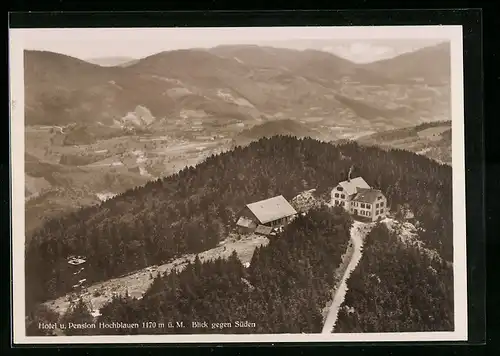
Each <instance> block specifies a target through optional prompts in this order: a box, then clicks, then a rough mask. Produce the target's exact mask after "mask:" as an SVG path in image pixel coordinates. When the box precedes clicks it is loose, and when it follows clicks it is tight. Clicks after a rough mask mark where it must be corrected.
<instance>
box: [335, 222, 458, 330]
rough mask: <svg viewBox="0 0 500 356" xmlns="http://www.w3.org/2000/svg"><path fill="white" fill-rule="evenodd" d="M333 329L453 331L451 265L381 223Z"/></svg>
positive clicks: (366, 248) (371, 236)
mask: <svg viewBox="0 0 500 356" xmlns="http://www.w3.org/2000/svg"><path fill="white" fill-rule="evenodd" d="M347 286H348V292H347V295H346V298H345V302H344V307H343V308H342V309H341V310H340V312H339V317H338V320H337V325H336V327H335V332H339V333H350V332H353V333H354V332H356V333H361V332H380V331H384V332H423V331H452V330H453V329H454V326H453V325H454V322H453V315H454V314H453V300H454V299H453V268H452V266H451V265H450V264H449V263H448V262H446V261H444V260H441V259H439V258H437V259H433V258H431V257H430V256H429V255H428V254H427V253H425V252H423V251H421V250H419V249H418V248H416V247H414V246H407V245H405V244H403V243H402V242H401V241H399V240H398V236H397V235H396V234H395V233H394V232H391V231H389V230H388V229H387V227H386V226H385V225H384V224H378V225H377V226H376V227H375V228H374V229H373V230H372V231H371V233H370V234H369V235H368V236H367V240H366V242H365V246H364V252H363V257H362V259H361V261H360V263H359V265H358V267H357V268H356V269H355V270H354V272H353V273H352V275H351V277H350V279H349V280H348V282H347Z"/></svg>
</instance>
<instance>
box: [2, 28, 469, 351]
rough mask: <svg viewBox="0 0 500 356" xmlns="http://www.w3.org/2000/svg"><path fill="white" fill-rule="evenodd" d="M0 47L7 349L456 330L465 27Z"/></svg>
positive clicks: (138, 31) (110, 32)
mask: <svg viewBox="0 0 500 356" xmlns="http://www.w3.org/2000/svg"><path fill="white" fill-rule="evenodd" d="M9 37H10V86H11V92H10V102H11V118H10V122H11V149H12V152H11V159H12V162H13V163H12V200H13V205H12V219H13V220H12V221H13V228H12V250H13V251H12V253H13V267H12V271H13V281H12V283H13V300H14V301H13V328H14V341H15V342H17V343H24V344H30V343H33V344H41V343H120V342H126V343H131V342H132V343H146V342H148V343H149V342H151V343H169V342H170V343H179V342H189V343H192V342H254V341H265V342H281V341H283V342H287V341H299V342H300V341H314V342H321V341H363V342H366V341H409V340H410V341H433V340H434V341H448V340H450V341H451V340H466V339H467V279H466V251H465V246H466V236H465V233H466V232H465V162H464V150H465V147H464V112H463V110H464V108H463V68H462V67H463V64H462V51H463V50H462V28H461V26H397V27H396V26H392V27H390V26H370V27H368V26H367V27H354V26H350V27H349V26H346V27H267V28H264V27H256V28H251V27H239V28H71V29H70V28H44V29H39V28H31V29H11V30H10V31H9Z"/></svg>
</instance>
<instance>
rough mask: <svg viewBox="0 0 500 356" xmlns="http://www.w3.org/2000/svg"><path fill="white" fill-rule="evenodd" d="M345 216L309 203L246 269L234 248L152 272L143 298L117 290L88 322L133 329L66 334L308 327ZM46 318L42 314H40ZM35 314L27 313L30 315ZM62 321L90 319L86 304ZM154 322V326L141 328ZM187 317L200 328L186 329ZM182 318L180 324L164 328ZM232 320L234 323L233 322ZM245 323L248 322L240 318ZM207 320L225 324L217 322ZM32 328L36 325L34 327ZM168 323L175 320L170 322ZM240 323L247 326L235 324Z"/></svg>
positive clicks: (332, 265)
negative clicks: (308, 208)
mask: <svg viewBox="0 0 500 356" xmlns="http://www.w3.org/2000/svg"><path fill="white" fill-rule="evenodd" d="M351 225H352V221H351V218H350V216H349V215H347V214H346V213H345V212H344V211H343V210H342V209H341V208H339V207H333V208H330V207H326V206H322V207H319V208H314V209H312V210H311V211H310V212H309V213H308V215H306V216H299V217H297V218H296V219H295V220H294V221H292V222H291V223H290V224H289V225H288V226H287V227H286V228H285V230H284V232H283V233H281V234H280V236H279V237H278V238H276V239H273V240H271V241H270V242H269V244H268V245H267V246H263V247H260V248H257V249H256V250H255V252H254V254H253V257H252V260H251V264H250V267H249V268H245V267H244V266H243V265H242V263H241V262H240V260H239V259H238V256H237V255H236V253H235V252H234V253H233V254H232V255H231V256H230V257H229V258H228V259H227V260H224V259H221V258H219V259H216V260H212V261H206V262H201V261H200V259H199V258H198V257H196V258H195V260H194V261H193V262H192V263H189V264H188V265H187V266H186V268H185V269H183V270H182V271H181V272H177V271H175V270H173V271H171V272H170V273H168V274H165V275H157V276H156V277H155V279H154V280H153V282H152V284H151V286H150V287H149V289H148V290H147V291H146V292H145V294H144V296H143V297H142V299H135V298H131V297H130V296H127V295H125V296H116V297H114V298H113V299H112V300H111V301H110V302H109V303H107V304H106V305H104V306H103V307H102V308H101V309H100V313H101V316H100V317H98V318H97V319H95V323H101V322H102V323H108V324H110V323H112V322H121V323H126V324H134V323H138V325H139V327H137V328H116V329H108V328H106V329H104V328H100V329H99V328H96V329H86V330H78V329H77V330H69V329H67V330H65V331H64V332H65V333H66V334H68V335H85V334H87V335H88V334H100V333H102V334H127V335H130V334H138V333H141V334H153V333H161V334H163V333H300V332H306V333H314V332H320V331H321V328H322V324H323V320H322V312H323V309H324V308H325V306H326V303H327V302H328V301H329V300H330V299H331V289H332V287H333V286H334V285H335V284H336V283H337V282H338V281H337V280H336V278H337V277H336V276H335V270H336V269H337V267H338V266H339V264H340V262H341V256H342V254H343V253H344V252H345V250H346V248H347V244H348V242H349V230H350V227H351ZM42 315H44V316H45V318H47V317H46V314H42ZM37 317H41V316H40V314H33V315H31V319H32V320H36V318H37ZM60 320H61V322H63V323H66V324H67V323H69V322H74V323H84V322H90V321H89V320H94V319H93V318H92V316H91V314H90V310H89V306H87V305H86V304H85V303H84V302H83V301H82V300H78V301H76V302H75V303H74V304H73V305H72V306H71V307H70V308H69V309H68V311H67V312H66V313H65V314H64V315H63V316H62V317H61V318H60ZM146 321H154V322H155V323H156V325H162V327H159V328H147V327H143V322H146ZM193 321H197V322H203V321H205V322H206V323H207V324H206V325H207V327H201V328H198V327H195V328H193V324H192V322H193ZM168 322H175V323H176V322H182V323H183V325H184V327H183V328H168V327H167V325H168ZM236 322H240V323H241V324H240V326H238V325H237V323H236ZM245 322H247V323H246V324H245ZM213 323H219V324H220V323H231V324H230V325H227V324H226V325H225V326H224V327H223V328H221V327H219V326H220V325H219V324H217V326H216V327H214V324H213ZM35 324H36V323H34V322H32V323H31V324H30V325H31V326H32V328H31V329H29V330H30V331H31V332H38V333H40V332H41V331H39V330H37V329H36V327H34V325H35ZM174 325H175V324H174ZM241 325H250V326H249V327H248V326H246V327H245V326H244V327H241Z"/></svg>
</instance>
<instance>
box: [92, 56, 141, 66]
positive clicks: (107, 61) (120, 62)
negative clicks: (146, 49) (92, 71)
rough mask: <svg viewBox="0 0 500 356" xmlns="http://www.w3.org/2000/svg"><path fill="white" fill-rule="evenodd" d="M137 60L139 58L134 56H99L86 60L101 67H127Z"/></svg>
mask: <svg viewBox="0 0 500 356" xmlns="http://www.w3.org/2000/svg"><path fill="white" fill-rule="evenodd" d="M137 61H138V60H137V59H135V58H132V57H99V58H89V59H87V60H86V62H89V63H92V64H97V65H99V66H101V67H126V66H129V65H131V64H133V63H136V62H137Z"/></svg>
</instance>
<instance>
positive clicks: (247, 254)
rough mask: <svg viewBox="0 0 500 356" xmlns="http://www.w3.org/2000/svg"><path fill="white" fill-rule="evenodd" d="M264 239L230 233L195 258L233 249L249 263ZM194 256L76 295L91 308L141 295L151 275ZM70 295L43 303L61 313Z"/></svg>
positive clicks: (213, 256)
mask: <svg viewBox="0 0 500 356" xmlns="http://www.w3.org/2000/svg"><path fill="white" fill-rule="evenodd" d="M268 242H269V240H268V239H267V238H266V237H264V236H260V235H255V234H252V235H247V236H239V235H232V236H230V237H228V238H227V239H226V240H224V241H222V242H221V243H220V244H219V246H218V247H216V248H213V249H210V250H208V251H204V252H202V253H200V254H198V257H199V258H200V260H201V261H202V262H203V261H207V260H214V259H217V258H228V257H229V256H230V255H231V254H232V253H233V251H236V253H237V254H238V257H239V259H240V260H241V262H242V263H244V264H245V263H250V261H251V259H252V256H253V252H254V250H255V248H256V247H258V246H262V245H266V244H267V243H268ZM195 257H196V255H194V254H188V255H184V256H182V257H180V258H177V259H175V260H173V261H171V262H169V263H166V264H163V265H160V266H150V267H147V268H144V269H142V270H140V271H137V272H134V273H131V274H129V275H126V276H122V277H119V278H113V279H110V280H108V281H105V282H100V283H96V284H94V285H91V286H89V287H87V288H86V289H85V290H84V292H82V293H81V294H80V295H79V296H81V297H82V298H83V299H84V301H85V302H87V303H90V304H91V305H92V308H93V309H94V311H97V310H98V309H99V308H101V307H102V306H103V305H104V304H106V303H107V302H109V301H110V300H111V298H112V297H113V295H125V294H126V293H128V294H129V295H130V296H131V297H134V298H142V295H143V294H144V292H145V291H146V290H147V289H148V288H149V286H150V285H151V283H152V282H153V277H155V276H156V275H157V274H158V273H159V274H162V275H163V274H165V273H169V272H170V271H171V270H173V269H176V270H177V271H181V270H182V269H183V268H184V267H185V266H186V265H187V263H188V262H193V261H194V259H195ZM71 297H72V295H71V294H69V295H66V296H63V297H60V298H58V299H56V300H53V301H48V302H46V303H45V305H46V306H48V307H49V308H51V309H53V310H54V311H56V312H58V313H60V314H62V313H64V312H65V311H66V310H67V308H68V307H69V304H70V299H71Z"/></svg>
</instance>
